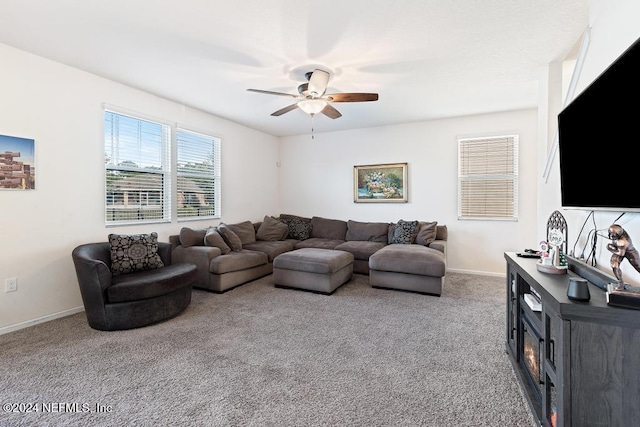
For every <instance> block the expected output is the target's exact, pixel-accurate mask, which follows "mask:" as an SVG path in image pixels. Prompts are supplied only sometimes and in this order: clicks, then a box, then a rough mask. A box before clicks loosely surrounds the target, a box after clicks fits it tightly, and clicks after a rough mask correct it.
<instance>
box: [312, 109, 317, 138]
mask: <svg viewBox="0 0 640 427" xmlns="http://www.w3.org/2000/svg"><path fill="white" fill-rule="evenodd" d="M314 116H315V114H311V139H316V138H315V136H314V135H313V117H314Z"/></svg>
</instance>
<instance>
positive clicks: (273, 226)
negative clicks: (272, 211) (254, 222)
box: [243, 215, 289, 244]
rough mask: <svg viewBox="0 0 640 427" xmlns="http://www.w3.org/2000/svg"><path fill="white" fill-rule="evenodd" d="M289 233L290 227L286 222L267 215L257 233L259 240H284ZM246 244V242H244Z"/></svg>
mask: <svg viewBox="0 0 640 427" xmlns="http://www.w3.org/2000/svg"><path fill="white" fill-rule="evenodd" d="M288 234H289V227H288V226H287V224H285V223H284V222H282V221H280V220H278V219H275V218H271V217H270V216H268V215H265V217H264V219H263V220H262V224H260V228H258V231H257V233H256V239H257V240H265V241H276V240H284V239H286V238H287V235H288ZM243 244H244V243H243Z"/></svg>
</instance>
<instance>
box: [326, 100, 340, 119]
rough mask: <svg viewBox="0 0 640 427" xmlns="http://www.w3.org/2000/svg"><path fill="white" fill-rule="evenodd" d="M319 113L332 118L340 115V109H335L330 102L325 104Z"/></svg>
mask: <svg viewBox="0 0 640 427" xmlns="http://www.w3.org/2000/svg"><path fill="white" fill-rule="evenodd" d="M321 113H322V114H324V115H325V116H327V117H330V118H332V119H337V118H338V117H342V114H341V113H340V111H338V110H336V109H335V108H334V107H333V106H332V105H331V104H327V106H326V107H324V108H323V109H322V111H321Z"/></svg>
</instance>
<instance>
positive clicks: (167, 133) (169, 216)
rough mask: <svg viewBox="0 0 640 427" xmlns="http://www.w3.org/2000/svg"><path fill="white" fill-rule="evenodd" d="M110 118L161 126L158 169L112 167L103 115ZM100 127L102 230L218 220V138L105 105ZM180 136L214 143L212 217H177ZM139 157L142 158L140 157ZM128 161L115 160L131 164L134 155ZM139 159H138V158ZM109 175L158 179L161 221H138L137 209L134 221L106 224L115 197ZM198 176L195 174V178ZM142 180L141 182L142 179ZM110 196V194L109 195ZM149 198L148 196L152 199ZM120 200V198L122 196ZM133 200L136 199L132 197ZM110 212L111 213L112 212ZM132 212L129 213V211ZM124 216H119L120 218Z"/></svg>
mask: <svg viewBox="0 0 640 427" xmlns="http://www.w3.org/2000/svg"><path fill="white" fill-rule="evenodd" d="M108 114H113V115H117V116H123V117H128V118H130V119H133V120H138V121H140V122H149V123H151V124H154V125H160V126H162V130H163V131H162V136H161V138H162V141H161V145H162V147H161V162H160V163H161V167H160V168H159V169H155V168H149V167H137V166H131V165H122V164H121V165H112V164H110V162H109V161H108V158H109V153H110V151H109V149H110V148H112V147H113V142H112V141H113V136H111V142H108V131H109V129H108V128H107V115H108ZM102 123H103V126H104V128H103V149H104V151H103V153H104V156H105V157H104V162H105V169H104V171H105V172H104V174H105V175H104V183H105V188H104V192H103V197H104V199H103V200H104V203H105V205H104V213H105V217H104V223H105V226H106V227H115V226H127V225H141V224H154V223H168V222H173V220H174V219H176V221H177V222H182V221H193V220H203V219H216V218H220V217H221V203H220V202H221V199H222V195H221V188H222V183H221V174H220V166H221V152H220V151H221V146H222V138H221V137H220V136H217V135H214V134H212V133H210V132H203V131H198V130H195V129H193V128H191V127H188V126H181V125H179V124H177V123H174V122H169V121H167V120H163V119H158V118H155V117H150V116H148V115H145V114H141V113H137V112H131V111H126V110H123V109H120V108H113V107H110V106H107V105H105V106H104V108H103V111H102ZM180 132H188V133H191V134H196V135H199V136H202V137H205V138H211V140H212V141H213V143H214V147H213V150H214V151H213V171H212V173H211V174H210V175H208V176H210V177H211V179H212V180H213V184H212V186H211V188H212V190H213V195H212V202H213V213H212V215H201V216H182V217H180V216H179V215H178V207H177V205H178V199H179V196H178V191H179V186H178V176H180V174H179V173H178V160H179V159H178V134H179V133H180ZM140 156H142V154H140ZM131 157H132V159H129V158H126V157H124V156H123V157H122V158H124V160H119V161H120V162H121V163H125V162H128V161H129V162H131V163H132V164H135V161H136V160H138V159H136V160H133V158H136V155H133V156H131ZM140 158H142V157H140ZM109 171H121V172H124V173H129V174H142V173H145V174H146V173H148V174H157V175H159V176H161V177H162V196H161V197H162V217H161V218H144V217H140V212H141V210H140V208H138V211H137V212H138V219H130V218H127V219H120V220H109V217H110V215H111V217H113V213H110V209H109V207H110V206H112V205H113V204H114V200H115V198H116V197H117V196H118V195H117V194H115V193H114V192H111V191H110V187H111V183H110V182H109ZM196 175H198V174H196ZM198 177H199V178H202V177H204V175H202V174H200V175H198ZM142 179H144V178H142ZM112 193H113V194H112ZM152 196H153V195H150V197H152ZM109 197H111V203H112V205H110V204H109V202H108V200H109ZM122 197H123V198H124V196H122ZM134 197H135V198H137V196H134ZM112 210H113V209H112ZM132 211H133V210H132ZM124 216H125V215H123V217H124Z"/></svg>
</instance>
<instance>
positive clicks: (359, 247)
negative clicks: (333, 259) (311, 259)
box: [334, 238, 386, 261]
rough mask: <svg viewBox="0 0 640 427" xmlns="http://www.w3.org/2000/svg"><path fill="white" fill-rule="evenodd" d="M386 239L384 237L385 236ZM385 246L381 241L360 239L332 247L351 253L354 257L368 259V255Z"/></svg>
mask: <svg viewBox="0 0 640 427" xmlns="http://www.w3.org/2000/svg"><path fill="white" fill-rule="evenodd" d="M385 240H386V238H385ZM385 246H386V244H385V243H381V242H364V241H361V240H351V241H347V242H344V243H341V244H339V245H338V246H336V247H335V248H334V249H336V250H338V251H345V252H349V253H351V254H353V257H354V258H355V259H360V260H365V261H368V260H369V257H370V256H371V255H373V254H375V253H376V252H378V251H379V250H380V249H382V248H384V247H385Z"/></svg>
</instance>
